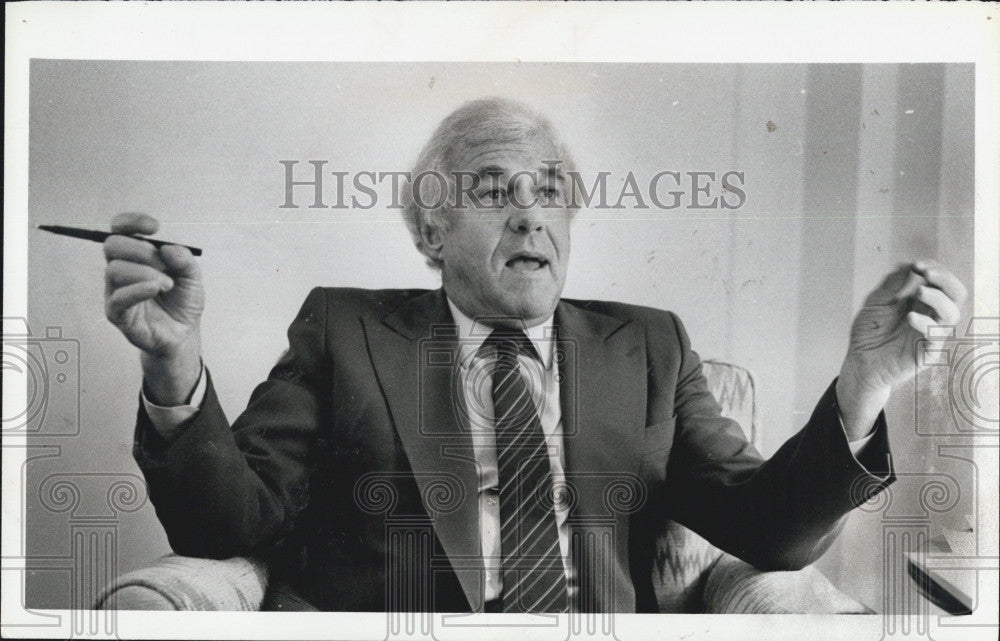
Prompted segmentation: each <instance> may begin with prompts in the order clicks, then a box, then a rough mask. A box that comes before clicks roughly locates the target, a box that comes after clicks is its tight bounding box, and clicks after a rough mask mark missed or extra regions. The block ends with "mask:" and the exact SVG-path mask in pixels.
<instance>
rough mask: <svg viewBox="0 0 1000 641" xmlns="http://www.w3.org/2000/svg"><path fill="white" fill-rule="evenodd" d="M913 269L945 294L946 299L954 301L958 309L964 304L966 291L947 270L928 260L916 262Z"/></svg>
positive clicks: (960, 282)
mask: <svg viewBox="0 0 1000 641" xmlns="http://www.w3.org/2000/svg"><path fill="white" fill-rule="evenodd" d="M913 269H914V271H916V272H917V273H918V274H920V275H921V276H923V277H924V278H925V279H926V280H927V282H928V283H930V284H931V285H934V286H935V287H937V288H938V289H940V290H941V291H943V292H944V293H945V294H947V295H948V298H950V299H951V300H953V301H955V304H956V305H958V306H959V307H961V306H962V303H964V302H965V298H966V296H968V291H967V290H966V289H965V285H963V284H962V281H960V280H959V279H958V277H957V276H955V275H954V274H952V273H951V272H950V271H949V270H947V269H945V268H944V267H942V266H941V265H939V264H937V263H935V262H934V261H930V260H922V261H917V262H916V263H915V264H914V265H913Z"/></svg>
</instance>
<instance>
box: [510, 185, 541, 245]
mask: <svg viewBox="0 0 1000 641" xmlns="http://www.w3.org/2000/svg"><path fill="white" fill-rule="evenodd" d="M534 185H535V182H534V180H532V178H531V177H529V176H518V178H517V180H515V181H514V184H513V185H512V189H511V192H512V195H513V196H514V197H513V198H511V199H510V201H509V203H508V208H509V209H510V217H509V218H508V219H507V226H508V227H510V230H511V231H513V232H515V233H518V234H531V233H534V232H540V231H542V230H543V229H545V218H544V212H543V211H542V209H541V207H540V203H539V202H538V198H537V196H536V195H535V190H534Z"/></svg>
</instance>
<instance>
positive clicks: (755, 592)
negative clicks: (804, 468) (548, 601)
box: [95, 360, 871, 613]
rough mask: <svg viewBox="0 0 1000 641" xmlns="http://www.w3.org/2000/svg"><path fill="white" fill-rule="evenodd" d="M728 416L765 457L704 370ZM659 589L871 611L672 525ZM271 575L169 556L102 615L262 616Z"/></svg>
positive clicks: (255, 566) (747, 380)
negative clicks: (258, 613)
mask: <svg viewBox="0 0 1000 641" xmlns="http://www.w3.org/2000/svg"><path fill="white" fill-rule="evenodd" d="M702 365H703V368H704V373H705V377H706V379H707V380H708V385H709V389H710V390H711V391H712V393H713V394H714V395H715V397H716V398H717V399H718V400H719V402H720V405H721V407H722V413H723V414H724V415H726V416H729V417H730V418H733V419H735V420H736V421H737V422H739V424H740V425H741V426H742V427H743V430H744V432H745V433H746V435H747V438H748V439H749V440H750V442H751V443H753V444H754V445H755V446H756V447H757V448H758V449H759V448H760V438H761V435H760V432H759V430H758V427H757V420H756V418H757V417H756V404H755V403H756V402H755V394H754V383H753V378H752V377H751V376H750V373H749V372H748V371H747V370H746V369H744V368H742V367H738V366H736V365H731V364H729V363H722V362H718V361H711V360H706V361H703V362H702ZM652 573H653V577H652V578H653V586H654V589H655V591H656V596H657V602H658V604H659V608H660V612H663V613H698V612H717V613H862V612H871V611H870V610H869V609H868V608H866V607H865V606H864V605H862V604H860V603H858V602H857V601H855V600H854V599H852V598H851V597H849V596H847V595H845V594H843V593H842V592H840V591H839V590H837V589H836V588H835V587H834V586H833V585H832V584H831V583H830V582H829V581H828V580H827V579H826V577H824V576H823V575H822V574H820V573H819V571H817V570H816V569H815V568H812V567H807V568H805V569H804V570H801V571H798V572H761V571H759V570H757V569H756V568H754V567H753V566H750V565H748V564H746V563H744V562H743V561H740V560H739V559H737V558H735V557H733V556H730V555H729V554H725V553H723V552H722V551H721V550H719V549H718V548H716V547H714V546H712V545H711V544H710V543H708V541H706V540H705V539H703V538H701V537H700V536H698V535H697V534H695V533H694V532H692V531H691V530H689V529H687V528H685V527H683V526H681V525H679V524H677V523H674V522H673V521H667V522H665V523H664V524H663V532H662V534H661V535H660V538H659V541H658V544H657V554H656V562H655V564H654V567H653V568H652ZM267 579H268V573H267V568H266V567H265V566H264V564H263V563H260V562H259V561H255V560H253V559H244V558H234V559H228V560H225V561H215V560H211V559H194V558H189V557H181V556H176V555H169V556H166V557H163V558H161V559H160V560H158V561H157V562H155V563H154V564H153V565H151V566H149V567H145V568H142V569H140V570H136V571H135V572H130V573H128V574H125V575H123V576H121V577H119V578H118V579H117V580H116V581H115V582H114V583H112V584H111V585H109V586H108V587H107V588H105V590H104V591H103V592H102V593H101V595H100V598H99V599H98V602H97V604H96V606H95V607H96V608H97V609H120V610H227V611H238V610H259V609H260V608H261V605H262V604H263V603H264V597H265V591H266V590H267V587H268V584H267Z"/></svg>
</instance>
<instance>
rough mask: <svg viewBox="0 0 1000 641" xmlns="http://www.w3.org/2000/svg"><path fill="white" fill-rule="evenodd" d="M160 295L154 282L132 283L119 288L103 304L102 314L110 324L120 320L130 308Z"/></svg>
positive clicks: (158, 285)
mask: <svg viewBox="0 0 1000 641" xmlns="http://www.w3.org/2000/svg"><path fill="white" fill-rule="evenodd" d="M159 293H160V284H159V283H157V282H155V281H143V282H140V283H133V284H131V285H127V286H125V287H119V288H118V289H116V290H115V291H114V292H113V293H112V294H111V296H109V297H108V299H107V302H106V303H105V304H104V313H105V315H106V316H107V317H108V320H110V321H111V322H113V323H114V322H117V321H119V320H121V319H122V317H123V316H124V315H125V312H127V311H128V310H129V309H130V308H131V307H133V306H135V305H138V304H139V303H141V302H143V301H146V300H149V299H150V298H153V297H154V296H156V295H157V294H159Z"/></svg>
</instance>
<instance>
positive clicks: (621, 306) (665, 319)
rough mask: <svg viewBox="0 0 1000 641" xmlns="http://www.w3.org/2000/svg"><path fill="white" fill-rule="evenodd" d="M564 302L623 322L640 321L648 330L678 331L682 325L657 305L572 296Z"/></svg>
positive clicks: (563, 300) (671, 314)
mask: <svg viewBox="0 0 1000 641" xmlns="http://www.w3.org/2000/svg"><path fill="white" fill-rule="evenodd" d="M562 302H563V303H565V304H567V305H571V306H573V307H575V308H577V309H580V310H583V311H586V312H590V313H594V314H601V315H604V316H608V317H610V318H613V319H616V320H619V321H621V322H622V323H628V322H635V323H640V324H641V325H643V326H645V327H646V329H647V331H649V330H655V331H658V332H662V331H664V330H670V331H676V328H677V326H679V325H680V319H679V318H678V317H677V315H676V314H674V313H673V312H671V311H667V310H663V309H658V308H656V307H647V306H645V305H631V304H629V303H619V302H615V301H607V300H581V299H572V298H564V299H562Z"/></svg>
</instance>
